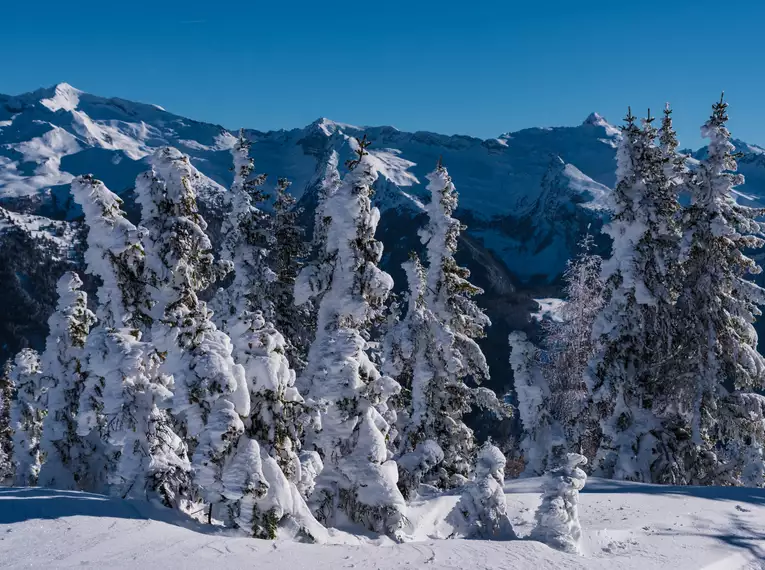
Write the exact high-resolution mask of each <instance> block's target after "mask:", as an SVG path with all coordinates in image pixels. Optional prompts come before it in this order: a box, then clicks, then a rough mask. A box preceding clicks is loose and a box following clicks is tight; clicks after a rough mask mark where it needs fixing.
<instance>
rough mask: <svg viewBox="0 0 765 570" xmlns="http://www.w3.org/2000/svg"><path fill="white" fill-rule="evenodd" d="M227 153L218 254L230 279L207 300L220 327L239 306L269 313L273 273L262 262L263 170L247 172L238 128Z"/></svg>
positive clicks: (248, 161) (266, 225) (267, 226)
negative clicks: (229, 168) (229, 179)
mask: <svg viewBox="0 0 765 570" xmlns="http://www.w3.org/2000/svg"><path fill="white" fill-rule="evenodd" d="M231 154H232V155H233V157H234V183H233V184H232V185H231V189H230V191H229V192H228V194H227V195H226V196H227V207H228V210H229V213H228V215H227V216H226V217H225V218H224V220H223V226H222V228H221V233H222V235H223V244H222V248H221V249H222V251H221V259H222V260H223V261H225V262H227V263H230V264H231V268H232V269H233V270H234V279H233V281H232V282H231V284H230V285H229V286H228V287H227V288H225V289H219V290H218V292H217V294H216V296H215V298H214V299H213V300H212V302H211V306H210V308H211V309H212V310H213V312H214V314H215V322H216V324H217V325H218V326H219V327H220V328H221V330H223V331H225V332H227V331H228V329H229V327H230V326H232V324H233V322H235V321H236V320H237V318H238V317H239V315H241V314H242V313H243V312H244V311H262V312H263V313H264V314H265V315H267V316H271V315H273V302H272V300H271V299H270V298H269V292H270V284H271V283H272V282H273V281H274V279H275V278H276V275H275V274H274V272H273V271H271V269H270V268H269V266H268V254H269V253H268V252H269V246H270V245H271V242H272V241H273V237H272V231H271V230H272V228H271V225H272V223H271V220H270V218H269V216H268V214H266V213H265V212H263V211H262V210H261V209H259V208H258V205H259V204H261V203H262V202H263V201H265V200H266V199H267V198H268V196H267V195H266V194H264V193H263V191H262V186H263V184H264V183H265V181H266V175H264V174H263V175H258V176H252V172H253V170H254V169H255V166H254V161H253V159H252V158H250V141H249V140H247V138H245V136H244V133H243V132H240V133H239V139H238V140H237V142H236V144H235V145H234V147H233V148H232V149H231Z"/></svg>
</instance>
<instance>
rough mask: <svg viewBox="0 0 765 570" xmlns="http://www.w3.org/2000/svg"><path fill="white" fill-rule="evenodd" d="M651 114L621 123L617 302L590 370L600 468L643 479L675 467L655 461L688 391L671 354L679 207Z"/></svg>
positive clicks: (605, 319)
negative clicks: (681, 392) (680, 396)
mask: <svg viewBox="0 0 765 570" xmlns="http://www.w3.org/2000/svg"><path fill="white" fill-rule="evenodd" d="M652 121H653V119H652V118H651V117H650V116H649V117H648V118H647V119H646V120H644V121H643V128H640V127H638V126H637V125H636V124H635V118H634V117H633V116H632V115H631V114H629V115H628V117H627V124H626V126H625V127H624V128H623V130H622V142H621V144H620V146H619V149H618V151H617V185H616V189H615V190H614V193H613V197H612V200H613V204H612V207H613V216H612V220H611V222H610V223H609V224H607V225H606V227H605V229H604V231H605V232H606V233H607V234H608V235H610V236H611V238H612V239H613V246H612V256H611V258H610V259H609V260H608V261H607V262H604V266H603V268H604V275H606V276H608V279H607V282H606V291H605V296H606V298H607V299H608V301H607V303H606V304H605V306H604V308H603V310H602V311H601V313H600V314H599V315H598V318H597V319H596V320H595V324H594V327H593V335H594V337H595V338H596V341H597V348H596V354H595V356H594V357H593V359H592V361H591V365H590V370H589V371H588V379H589V382H590V388H591V390H592V392H593V397H594V400H595V402H596V403H597V405H598V409H599V410H600V412H601V429H602V432H603V438H602V440H601V445H600V449H599V451H598V453H597V457H596V460H595V465H594V468H595V473H597V474H600V475H603V476H607V477H614V478H617V479H630V480H638V481H653V480H659V479H663V478H665V477H667V476H668V475H667V474H666V473H665V471H666V469H668V468H670V469H674V467H673V466H668V465H659V464H656V465H654V463H655V462H656V460H657V458H658V455H659V454H660V453H661V451H660V448H661V447H662V446H663V445H664V443H665V441H664V436H665V435H667V434H668V431H667V430H665V429H664V425H665V424H667V423H671V422H673V421H674V419H675V418H674V417H673V414H674V412H675V410H676V407H675V406H674V405H673V404H674V403H675V402H676V401H677V399H678V391H679V386H678V384H677V374H675V373H673V359H672V356H673V351H674V350H675V347H674V343H673V341H674V338H675V331H674V329H673V316H674V303H675V301H676V298H677V289H678V283H677V277H678V273H679V272H678V270H677V255H678V248H679V241H680V234H679V229H678V227H677V222H676V213H677V210H678V207H679V206H678V202H677V196H676V188H675V187H674V186H673V185H672V184H669V183H668V181H667V177H666V174H665V168H664V167H665V162H664V159H663V156H662V153H661V151H660V149H659V148H658V147H657V146H656V144H655V138H656V136H657V131H656V129H655V128H654V127H653V125H652ZM670 439H671V438H670ZM668 445H671V444H668ZM664 451H669V449H665V450H664ZM670 454H671V453H670ZM671 463H672V462H671ZM657 469H658V470H657Z"/></svg>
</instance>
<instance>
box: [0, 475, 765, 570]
mask: <svg viewBox="0 0 765 570" xmlns="http://www.w3.org/2000/svg"><path fill="white" fill-rule="evenodd" d="M539 483H540V480H539V479H525V480H516V481H509V482H507V483H506V485H505V491H506V493H507V495H506V496H507V502H508V510H509V512H510V514H511V518H512V520H513V525H514V526H515V529H516V532H517V533H518V534H519V535H520V536H521V537H524V536H526V535H528V534H529V532H530V531H531V528H532V526H533V516H534V510H535V509H536V507H537V505H538V504H539V495H538V491H539ZM458 499H459V496H458V495H457V494H455V495H447V496H440V497H437V498H431V499H423V500H420V501H418V502H415V503H414V504H413V505H412V507H411V509H410V512H409V520H410V525H411V528H409V531H410V539H411V542H407V543H404V544H394V543H393V542H391V541H390V540H387V539H377V540H371V539H369V538H365V537H362V536H357V535H352V534H349V533H347V532H342V531H332V532H331V537H330V544H328V545H325V546H316V545H308V544H299V543H294V542H288V541H276V542H268V541H262V540H255V539H250V538H242V537H235V536H231V534H230V532H229V531H223V530H219V529H216V528H215V527H209V526H204V525H200V524H198V523H196V522H194V521H189V520H181V519H180V518H179V517H178V516H177V515H176V514H175V513H172V512H170V511H167V510H160V509H155V508H153V507H150V506H148V505H146V504H142V503H133V502H128V501H120V500H116V499H108V498H105V497H101V496H98V495H89V494H85V493H75V492H66V491H51V490H46V489H5V490H2V491H0V560H3V563H2V564H1V566H2V567H3V568H10V569H15V568H109V569H110V570H119V569H123V568H140V567H143V568H162V569H163V570H174V569H180V568H210V567H217V568H232V569H233V568H253V567H258V568H268V569H270V570H309V569H312V570H314V569H317V568H332V569H344V568H358V569H361V570H390V569H393V568H427V569H430V568H432V569H460V570H464V569H470V570H491V569H503V570H506V569H526V568H529V569H534V570H545V569H563V570H570V569H584V568H588V569H589V568H593V569H604V570H605V569H609V570H611V569H636V570H637V569H641V570H644V569H653V568H657V569H658V568H671V569H672V570H685V569H687V570H736V569H741V570H753V569H755V568H760V569H761V568H763V567H765V490H762V489H742V488H716V487H706V488H693V487H689V488H683V487H661V486H656V485H641V484H636V483H622V482H615V481H601V480H597V479H596V480H591V481H590V482H589V484H588V486H587V487H586V488H585V491H584V492H583V493H582V495H581V506H580V517H581V520H582V526H583V528H584V534H585V539H584V550H585V555H584V556H581V557H580V556H573V555H568V554H562V553H560V552H557V551H554V550H552V549H550V548H548V547H547V546H545V545H543V544H541V543H538V542H533V541H528V540H520V541H513V542H486V541H478V540H475V541H470V540H445V539H442V538H441V537H445V536H447V535H448V533H449V531H450V529H449V528H448V523H446V522H444V520H445V518H446V514H447V513H448V512H449V511H450V510H451V508H452V507H453V506H454V505H455V504H456V502H457V500H458ZM173 522H175V523H177V524H173Z"/></svg>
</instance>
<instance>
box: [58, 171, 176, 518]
mask: <svg viewBox="0 0 765 570" xmlns="http://www.w3.org/2000/svg"><path fill="white" fill-rule="evenodd" d="M72 196H73V197H74V200H75V201H76V202H77V203H78V204H79V205H80V206H82V209H83V212H84V214H85V223H86V224H87V226H88V238H87V251H86V253H85V262H86V265H87V272H88V273H89V274H91V275H93V276H95V277H97V278H99V279H100V281H101V286H100V287H99V288H98V291H97V292H96V296H97V297H98V301H99V304H98V310H97V312H96V317H97V319H98V324H97V326H96V327H95V328H94V329H93V330H91V332H90V335H89V336H88V341H87V343H86V348H85V350H86V352H87V357H88V360H87V369H86V375H87V376H86V381H85V386H84V389H83V390H82V393H81V395H80V404H79V417H78V434H79V435H80V436H81V437H84V438H87V440H88V442H90V443H91V445H92V447H91V449H92V453H91V461H90V465H89V470H88V472H87V473H86V474H83V475H80V476H79V483H78V484H79V486H80V487H82V488H85V489H88V490H97V491H99V492H100V491H103V489H104V488H108V489H109V490H110V491H111V492H112V493H113V494H115V495H118V496H121V497H133V498H144V499H149V500H157V501H159V502H161V503H163V504H165V505H166V506H172V507H179V506H181V504H182V503H183V500H184V499H185V498H187V497H188V496H189V494H190V493H189V490H188V487H189V478H190V466H189V463H188V459H187V452H186V445H185V444H184V442H183V441H182V440H181V439H180V437H179V436H178V435H177V434H176V433H175V432H174V430H173V426H172V423H171V421H170V417H169V415H168V413H167V409H168V408H169V407H170V405H171V403H172V388H173V378H172V376H169V375H167V374H164V373H162V372H160V370H159V365H160V363H161V361H162V359H163V358H164V356H163V355H162V354H161V353H160V352H158V350H157V349H155V348H154V347H152V346H151V345H149V344H148V343H146V342H143V341H142V336H143V334H144V331H146V330H147V329H148V327H149V325H150V323H151V315H150V310H151V304H152V303H151V300H150V298H149V297H148V293H147V290H146V287H147V284H146V273H145V272H146V267H145V261H146V259H145V254H144V247H143V243H142V241H143V239H144V237H145V231H144V230H143V228H136V227H135V226H134V225H133V224H132V223H130V222H129V221H128V220H127V219H126V218H125V213H124V212H123V211H122V209H121V205H122V200H121V199H120V198H119V197H117V196H116V195H115V194H113V193H112V192H110V191H109V189H108V188H107V187H106V186H105V185H104V184H103V183H102V182H101V181H99V180H96V179H94V178H92V177H89V176H83V177H80V178H78V179H76V180H75V181H74V182H73V183H72Z"/></svg>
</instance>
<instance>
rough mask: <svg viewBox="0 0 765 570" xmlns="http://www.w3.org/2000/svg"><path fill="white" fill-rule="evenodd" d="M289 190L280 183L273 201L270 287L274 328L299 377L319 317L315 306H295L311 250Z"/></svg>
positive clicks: (284, 182)
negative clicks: (296, 291) (298, 288)
mask: <svg viewBox="0 0 765 570" xmlns="http://www.w3.org/2000/svg"><path fill="white" fill-rule="evenodd" d="M289 187H290V182H289V181H288V180H286V179H285V178H280V179H279V182H278V184H277V188H276V200H275V201H274V218H273V239H274V245H273V247H272V248H271V250H270V263H271V268H272V269H273V271H274V274H275V278H274V280H273V282H272V283H271V286H270V298H271V302H272V303H273V323H274V326H275V327H276V329H277V330H279V331H281V332H282V334H283V335H284V338H285V341H286V343H287V344H286V346H285V349H286V353H287V357H288V358H289V361H290V364H292V367H293V368H294V369H295V370H296V371H297V372H298V373H299V372H301V371H302V370H303V368H305V359H306V357H307V356H308V349H309V347H310V345H311V340H312V338H313V334H314V329H315V327H316V322H315V321H316V316H315V311H314V310H313V303H312V302H310V301H309V302H306V303H303V304H302V305H296V304H295V281H296V279H297V276H298V273H299V272H300V270H301V269H302V268H303V266H304V264H305V262H304V260H305V259H306V258H307V257H308V254H309V248H308V244H307V243H306V242H305V241H304V237H303V235H304V233H305V232H304V230H303V228H302V227H300V225H299V223H298V217H299V216H300V213H301V210H299V209H296V207H295V203H296V201H295V198H294V197H293V196H292V195H291V194H290V193H289Z"/></svg>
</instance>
